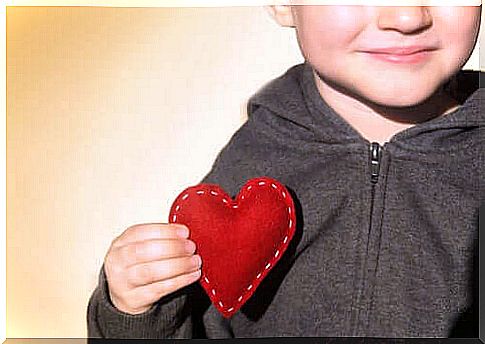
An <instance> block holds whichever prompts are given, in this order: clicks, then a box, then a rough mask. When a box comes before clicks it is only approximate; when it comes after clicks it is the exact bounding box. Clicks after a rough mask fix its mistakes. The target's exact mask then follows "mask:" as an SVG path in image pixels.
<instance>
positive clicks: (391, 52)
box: [361, 46, 436, 63]
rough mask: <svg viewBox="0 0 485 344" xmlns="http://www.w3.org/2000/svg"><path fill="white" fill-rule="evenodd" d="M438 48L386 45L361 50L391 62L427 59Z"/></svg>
mask: <svg viewBox="0 0 485 344" xmlns="http://www.w3.org/2000/svg"><path fill="white" fill-rule="evenodd" d="M435 50H436V48H435V47H432V46H407V47H385V48H374V49H368V50H363V51H361V52H362V53H364V54H366V55H368V56H369V57H371V58H373V59H377V60H380V61H384V62H391V63H419V62H424V61H425V60H427V59H428V58H429V57H430V56H431V54H432V53H433V51H435Z"/></svg>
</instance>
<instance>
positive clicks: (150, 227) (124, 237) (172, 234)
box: [112, 223, 189, 248]
mask: <svg viewBox="0 0 485 344" xmlns="http://www.w3.org/2000/svg"><path fill="white" fill-rule="evenodd" d="M188 236H189V229H188V228H187V226H185V225H182V224H174V223H170V224H166V223H145V224H138V225H133V226H131V227H128V228H127V229H126V230H125V231H124V232H123V234H121V235H120V236H119V237H118V238H116V239H115V240H114V241H113V244H112V246H113V247H114V248H116V247H120V246H125V245H128V244H131V243H134V242H140V241H146V240H155V239H177V238H183V239H185V238H188Z"/></svg>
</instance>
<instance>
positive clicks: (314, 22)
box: [297, 6, 364, 60]
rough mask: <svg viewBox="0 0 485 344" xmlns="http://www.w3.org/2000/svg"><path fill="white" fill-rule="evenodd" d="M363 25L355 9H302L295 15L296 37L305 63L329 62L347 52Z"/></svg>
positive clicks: (309, 7) (341, 7) (361, 12)
mask: <svg viewBox="0 0 485 344" xmlns="http://www.w3.org/2000/svg"><path fill="white" fill-rule="evenodd" d="M363 26H364V13H363V11H362V10H361V9H358V8H356V6H304V9H301V10H300V12H299V13H298V16H297V35H298V40H299V42H300V46H301V48H302V50H303V53H304V55H305V56H306V57H307V59H309V60H315V59H318V58H320V59H321V58H322V56H325V59H331V58H332V56H335V55H336V54H338V53H339V52H344V51H347V50H348V49H349V48H350V46H351V44H352V42H353V41H354V39H355V37H356V36H357V35H358V34H359V33H360V32H361V30H362V28H363Z"/></svg>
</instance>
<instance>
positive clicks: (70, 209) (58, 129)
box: [7, 7, 483, 338]
mask: <svg viewBox="0 0 485 344" xmlns="http://www.w3.org/2000/svg"><path fill="white" fill-rule="evenodd" d="M482 39H483V37H482ZM474 56H475V57H474V58H473V59H472V60H471V61H470V64H468V65H467V68H468V69H469V68H472V67H473V68H474V69H477V68H478V55H474ZM300 62H302V58H301V56H300V54H299V51H298V46H297V43H296V40H295V38H294V33H293V31H292V30H291V29H283V28H279V27H278V26H277V25H276V24H275V23H273V22H272V21H271V20H270V18H269V16H268V15H267V13H266V12H265V11H264V10H263V9H262V8H260V7H240V8H237V7H232V8H198V9H195V8H185V9H182V8H180V9H177V8H165V9H163V8H159V9H134V8H117V9H116V8H83V7H81V8H72V7H53V8H52V7H51V8H42V7H23V8H22V7H16V8H12V7H10V8H8V9H7V337H8V338H15V337H31V338H35V337H85V336H86V307H87V302H88V299H89V297H90V295H91V293H92V291H93V289H94V288H95V286H96V284H97V277H98V273H99V268H100V267H101V264H102V262H103V259H104V255H105V254H106V251H107V249H108V247H109V245H110V243H111V241H112V240H113V239H114V237H115V236H117V235H119V234H121V232H122V231H123V230H124V229H125V228H126V227H128V226H130V225H132V224H135V223H143V222H166V221H167V215H168V211H169V208H170V205H171V202H172V201H173V199H174V198H175V197H176V196H177V195H178V193H179V192H181V191H182V190H183V189H184V188H185V187H187V186H189V185H193V184H196V183H198V181H199V180H200V179H201V178H202V177H203V176H204V175H205V173H207V172H208V170H209V169H210V167H211V164H212V162H213V160H214V158H215V157H216V154H217V152H218V151H219V150H220V149H221V148H222V147H223V145H224V144H225V143H226V142H227V140H228V139H229V138H230V136H231V135H232V134H233V133H234V131H235V130H236V129H237V128H238V127H239V126H240V125H241V124H242V122H243V120H244V119H245V116H246V115H245V105H246V100H247V98H248V97H249V96H250V95H252V94H253V93H254V92H255V91H256V90H257V89H258V88H260V87H261V86H262V85H263V84H264V83H266V82H267V81H269V80H271V79H273V78H275V77H277V76H279V75H280V74H282V73H283V72H284V71H285V70H286V69H287V68H289V67H290V66H291V65H293V64H296V63H300ZM482 68H483V65H482Z"/></svg>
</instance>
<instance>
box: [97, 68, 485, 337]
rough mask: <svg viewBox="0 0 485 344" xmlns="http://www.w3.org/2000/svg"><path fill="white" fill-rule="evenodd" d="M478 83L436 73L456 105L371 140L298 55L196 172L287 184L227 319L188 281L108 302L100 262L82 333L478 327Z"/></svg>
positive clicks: (420, 332)
mask: <svg viewBox="0 0 485 344" xmlns="http://www.w3.org/2000/svg"><path fill="white" fill-rule="evenodd" d="M478 85H479V75H478V73H473V72H463V71H462V72H460V73H459V74H457V75H456V77H455V78H454V79H453V82H452V83H450V86H449V87H450V88H452V91H453V92H455V97H457V98H459V99H460V100H462V101H463V105H462V106H461V107H460V108H459V109H458V110H456V111H454V112H452V113H450V114H448V115H445V116H442V117H438V118H434V119H432V120H429V121H427V122H423V123H420V124H417V125H415V126H413V127H411V128H408V129H406V130H404V131H401V132H399V133H398V134H396V135H394V136H393V137H392V139H391V140H390V141H389V142H387V143H386V144H384V145H383V146H381V145H379V144H378V143H372V142H369V141H367V140H366V139H364V138H363V137H362V136H361V135H360V134H359V133H358V132H357V131H356V130H355V129H353V128H352V127H351V126H350V125H349V124H348V123H347V122H346V121H345V120H343V118H341V117H340V116H339V115H338V114H336V113H335V112H334V111H333V110H332V109H331V108H330V107H329V106H328V105H327V104H326V103H325V102H324V101H323V99H322V98H321V96H320V94H319V93H318V90H317V88H316V85H315V82H314V80H313V75H312V70H311V67H310V66H309V65H308V64H301V65H297V66H294V67H292V68H290V69H289V70H288V71H287V72H286V73H285V74H284V75H282V76H281V77H279V78H277V79H275V80H273V81H272V82H270V83H268V84H267V85H266V86H265V87H263V88H262V89H261V90H260V91H259V92H258V93H256V94H255V95H254V96H253V97H252V98H251V99H250V101H249V103H248V114H249V116H248V120H247V122H246V123H245V124H244V125H242V127H241V128H240V129H239V130H238V131H237V132H236V133H235V134H234V136H233V137H232V139H231V140H230V142H229V143H228V144H227V145H226V146H225V147H224V149H223V150H222V151H221V152H220V154H219V156H218V158H217V160H216V161H215V163H214V165H213V168H212V170H211V171H210V173H209V174H208V175H207V176H206V177H205V178H204V180H203V181H201V182H204V183H212V184H219V185H220V186H221V187H222V188H223V189H225V190H226V191H227V192H228V193H229V194H230V195H232V196H235V195H237V193H238V192H239V189H240V188H241V187H242V186H243V185H244V184H245V182H246V181H247V180H248V179H250V178H254V177H259V176H269V177H272V178H275V179H277V180H278V181H280V182H281V183H283V184H284V185H285V186H286V187H287V188H288V189H289V190H290V192H291V194H292V196H293V199H294V201H295V205H296V210H297V229H296V234H295V236H294V238H293V240H292V242H291V244H290V246H289V248H288V250H287V251H286V252H285V254H284V256H283V257H282V258H281V260H280V261H279V263H278V264H277V266H275V267H274V269H273V270H271V272H270V273H269V275H268V276H267V277H266V278H265V280H263V282H262V283H261V285H260V286H259V287H258V289H257V290H256V292H255V294H254V295H253V296H252V297H251V298H250V299H249V301H248V302H247V303H246V304H245V305H244V306H243V307H242V308H241V309H240V310H239V311H238V312H237V313H236V314H235V315H234V316H233V317H232V318H230V319H225V318H223V317H222V316H221V315H220V314H219V313H218V311H217V310H216V309H215V308H214V307H213V306H212V305H211V303H210V301H209V299H208V297H207V295H206V294H205V293H204V291H203V289H202V288H201V287H200V285H199V284H198V283H194V284H192V285H190V286H188V287H186V288H183V289H181V290H179V291H178V292H176V293H174V294H171V295H169V296H166V297H163V298H161V299H160V300H159V301H158V302H157V303H155V304H154V305H153V306H152V307H151V309H149V310H148V311H146V312H145V313H143V314H139V315H129V314H125V313H122V312H120V311H119V310H117V309H116V308H115V307H113V305H112V303H111V302H110V300H109V296H108V291H107V283H106V276H105V274H104V270H103V267H102V268H101V271H100V276H99V285H98V287H97V288H96V289H95V290H94V292H93V294H92V296H91V298H90V300H89V305H88V309H87V325H88V337H103V338H194V337H196V338H197V337H208V338H223V337H275V336H319V337H350V336H359V337H367V336H369V337H392V338H394V337H448V336H460V337H466V336H471V337H478V313H477V303H478V291H477V290H478V289H477V288H478V280H477V279H478V270H477V265H478V263H477V254H478V241H477V239H478V216H479V205H480V204H482V203H481V202H482V200H483V198H480V192H479V191H480V187H481V186H482V185H483V178H482V173H481V168H482V166H483V150H482V149H481V143H482V142H481V139H480V135H479V133H480V132H481V131H482V128H480V125H481V124H482V123H483V121H484V114H483V111H482V110H483V109H481V102H482V101H483V99H484V91H483V89H479V87H478Z"/></svg>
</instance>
